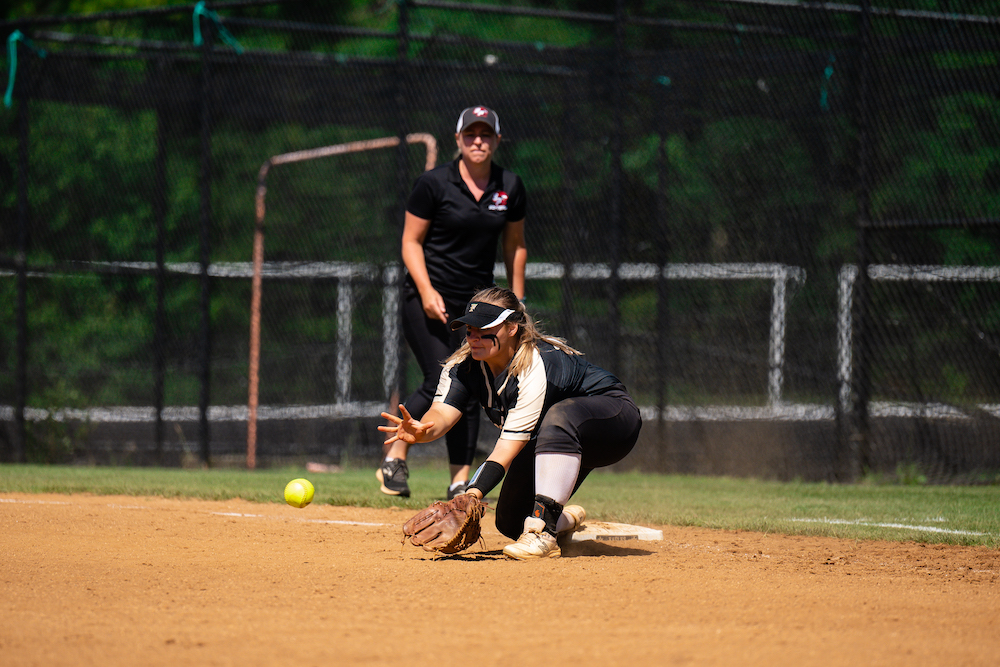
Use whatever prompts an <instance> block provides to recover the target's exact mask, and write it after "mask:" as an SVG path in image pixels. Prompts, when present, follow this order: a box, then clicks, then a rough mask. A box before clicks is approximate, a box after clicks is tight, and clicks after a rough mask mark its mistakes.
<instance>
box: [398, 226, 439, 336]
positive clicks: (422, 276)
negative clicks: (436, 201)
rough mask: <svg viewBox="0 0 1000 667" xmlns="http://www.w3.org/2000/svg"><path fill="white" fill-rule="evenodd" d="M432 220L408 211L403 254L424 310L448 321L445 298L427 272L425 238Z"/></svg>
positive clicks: (435, 318)
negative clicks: (435, 287) (432, 282)
mask: <svg viewBox="0 0 1000 667" xmlns="http://www.w3.org/2000/svg"><path fill="white" fill-rule="evenodd" d="M430 226H431V221H430V220H426V219H424V218H418V217H417V216H415V215H413V214H412V213H410V212H409V211H407V212H406V216H405V218H404V223H403V241H402V248H401V254H402V256H403V264H405V265H406V270H407V271H409V272H410V277H411V278H413V284H414V285H416V287H417V291H418V292H419V293H420V301H421V303H422V304H423V307H424V312H425V313H427V317H429V318H430V319H432V320H440V321H441V322H444V323H445V324H447V323H448V313H447V311H446V310H445V307H444V299H442V298H441V295H440V294H439V293H438V291H437V290H436V289H434V287H433V286H432V285H431V279H430V276H429V275H428V274H427V263H426V261H425V259H424V238H425V237H426V236H427V230H428V229H430Z"/></svg>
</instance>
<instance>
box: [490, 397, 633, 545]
mask: <svg viewBox="0 0 1000 667" xmlns="http://www.w3.org/2000/svg"><path fill="white" fill-rule="evenodd" d="M640 428H642V418H641V417H640V416H639V408H637V407H636V406H635V403H633V402H632V398H631V397H630V396H629V395H628V394H627V393H625V392H622V391H616V392H611V393H608V394H603V395H601V396H581V397H579V398H568V399H566V400H564V401H560V402H558V403H556V404H555V405H553V406H552V407H551V408H549V410H548V411H547V412H546V413H545V416H544V417H543V418H542V423H541V426H540V427H539V429H538V435H537V437H536V438H535V439H533V440H531V441H529V442H528V443H527V444H525V446H524V449H522V450H521V451H520V453H518V455H517V456H516V457H514V461H513V462H512V463H511V464H510V469H509V470H507V475H506V477H505V478H504V482H503V487H502V488H501V489H500V498H499V500H497V506H496V526H497V530H499V531H500V532H501V533H503V534H504V535H506V536H507V537H509V538H511V539H517V538H518V536H520V534H521V531H522V530H523V529H524V519H525V517H527V516H528V515H529V514H531V510H532V508H533V507H534V504H535V454H579V455H580V457H581V458H580V474H579V475H578V476H577V478H576V484H575V485H574V487H573V493H576V491H577V489H579V488H580V485H581V484H583V480H585V479H586V478H587V475H589V474H590V471H592V470H593V469H594V468H603V467H605V466H609V465H612V464H614V463H618V462H619V461H621V460H622V459H623V458H625V457H626V456H627V455H628V453H629V452H631V451H632V448H633V447H635V443H636V440H638V439H639V429H640Z"/></svg>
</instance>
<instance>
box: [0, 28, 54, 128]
mask: <svg viewBox="0 0 1000 667" xmlns="http://www.w3.org/2000/svg"><path fill="white" fill-rule="evenodd" d="M18 42H24V44H25V45H26V46H27V47H28V48H30V49H31V50H32V51H34V52H35V53H36V54H38V57H39V58H44V57H45V51H44V50H43V49H39V48H37V47H36V46H35V45H34V44H32V43H31V40H30V39H28V38H27V37H25V36H24V33H22V32H21V31H20V30H15V31H14V32H12V33H10V36H9V37H8V38H7V56H8V59H9V60H10V70H9V72H8V74H7V92H6V93H4V96H3V105H4V106H5V107H7V108H8V109H9V108H10V105H11V104H13V103H14V79H15V78H16V77H17V43H18Z"/></svg>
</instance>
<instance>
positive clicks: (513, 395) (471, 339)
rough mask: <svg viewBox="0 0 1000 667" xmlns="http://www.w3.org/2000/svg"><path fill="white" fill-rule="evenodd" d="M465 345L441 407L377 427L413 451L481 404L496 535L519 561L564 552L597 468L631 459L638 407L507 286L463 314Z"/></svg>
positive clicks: (476, 489) (475, 489) (442, 384)
mask: <svg viewBox="0 0 1000 667" xmlns="http://www.w3.org/2000/svg"><path fill="white" fill-rule="evenodd" d="M462 326H465V328H466V334H465V342H464V343H463V344H462V346H461V347H459V349H458V350H456V351H455V353H454V354H452V355H451V356H450V357H449V358H448V359H447V361H446V362H445V364H444V367H443V368H442V370H441V376H440V380H439V382H438V387H437V391H436V393H435V395H434V401H433V403H432V404H431V407H430V409H429V410H427V412H425V413H424V414H423V415H421V417H420V419H419V420H418V419H415V418H414V417H413V416H411V415H410V414H409V413H408V412H407V411H406V409H405V408H404V407H403V406H400V414H401V416H400V417H396V416H394V415H389V414H388V413H382V416H383V417H384V418H386V419H388V420H389V421H390V422H391V424H389V425H386V426H379V430H381V431H384V432H385V433H387V434H389V435H388V437H387V439H386V441H385V442H386V444H391V443H393V442H396V441H397V440H401V441H403V442H405V443H408V444H412V443H417V442H429V441H431V440H435V439H437V438H440V437H441V436H443V435H444V434H445V433H447V432H448V430H449V429H451V428H452V427H453V426H454V425H455V424H457V423H458V421H459V419H460V418H461V416H462V410H461V407H462V406H463V405H465V404H466V402H467V401H468V400H469V399H473V400H478V401H479V403H480V404H481V405H482V406H483V409H484V410H485V411H486V414H487V416H488V417H489V418H490V420H491V421H492V422H493V423H494V424H496V426H497V427H498V428H500V430H501V432H500V437H499V439H498V440H497V442H496V445H495V446H494V447H493V451H492V452H491V453H490V455H489V457H488V458H487V460H486V461H485V462H484V463H483V464H482V465H481V466H480V467H479V469H478V470H477V471H476V472H475V474H474V475H473V477H472V479H471V480H470V481H469V488H468V490H467V493H472V494H475V495H477V496H478V497H479V498H483V497H484V496H485V495H486V494H488V493H489V492H490V491H492V490H493V489H494V488H495V487H496V486H497V485H498V484H500V482H501V481H502V482H503V486H502V487H501V489H500V497H499V500H498V501H497V504H496V526H497V529H498V530H499V531H500V532H501V533H503V534H504V535H506V536H507V537H509V538H511V539H516V542H514V543H513V544H509V545H507V546H506V547H504V550H503V552H504V554H505V555H506V556H507V557H509V558H513V559H516V560H529V559H534V558H552V557H556V556H559V555H560V549H559V545H558V542H557V539H556V538H557V536H558V535H560V534H562V533H569V532H572V531H574V530H576V529H577V528H579V526H580V524H581V523H582V522H583V520H584V518H585V517H586V513H585V511H584V509H583V508H582V507H580V506H579V505H569V506H566V503H567V502H568V501H569V499H570V498H571V497H572V495H573V494H574V493H575V492H576V490H577V489H578V488H580V484H582V483H583V480H584V479H586V477H587V475H588V474H589V473H590V471H592V470H594V469H595V468H601V467H604V466H609V465H612V464H614V463H617V462H618V461H621V460H622V459H623V458H625V456H626V455H628V453H629V452H630V451H632V448H633V447H634V446H635V443H636V440H637V439H638V437H639V429H640V428H641V427H642V419H641V418H640V416H639V409H638V408H637V407H636V406H635V403H634V402H633V401H632V397H631V396H630V395H629V393H628V390H627V389H626V388H625V386H624V385H623V384H622V383H621V381H620V380H619V379H618V378H616V377H615V376H614V375H612V374H611V373H609V372H608V371H606V370H604V369H603V368H600V367H598V366H595V365H594V364H591V363H590V362H588V361H587V360H586V359H584V358H583V356H582V355H581V353H580V352H579V351H577V350H575V349H573V348H572V347H570V346H569V345H567V344H566V342H565V341H563V340H562V339H560V338H554V337H551V336H546V335H544V334H542V333H541V332H540V331H539V330H538V329H537V328H536V327H535V325H534V322H533V321H532V319H531V316H530V315H529V314H528V313H527V312H526V311H525V308H524V304H523V303H521V302H520V301H519V300H518V298H517V296H516V295H515V294H514V293H513V292H511V291H510V290H508V289H504V288H500V287H492V288H489V289H485V290H482V291H480V292H479V293H477V294H476V295H475V296H474V297H473V298H472V301H470V302H469V305H468V306H467V307H466V310H465V314H464V315H463V316H462V317H459V318H457V319H456V320H454V321H452V322H451V327H452V329H459V328H460V327H462Z"/></svg>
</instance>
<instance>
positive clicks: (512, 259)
mask: <svg viewBox="0 0 1000 667" xmlns="http://www.w3.org/2000/svg"><path fill="white" fill-rule="evenodd" d="M503 263H504V265H505V266H506V267H507V283H508V284H509V285H510V289H511V291H512V292H514V294H516V295H517V298H518V299H522V300H523V299H524V267H525V266H526V265H527V263H528V247H527V246H526V245H525V243H524V218H522V219H520V220H518V221H517V222H508V223H507V225H506V226H505V227H504V231H503Z"/></svg>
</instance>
